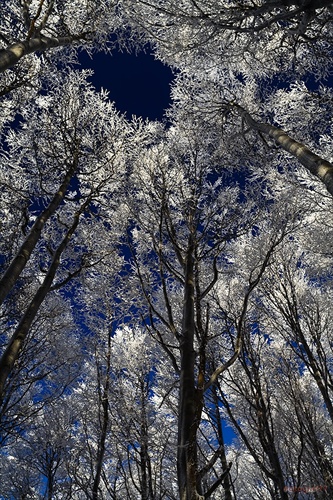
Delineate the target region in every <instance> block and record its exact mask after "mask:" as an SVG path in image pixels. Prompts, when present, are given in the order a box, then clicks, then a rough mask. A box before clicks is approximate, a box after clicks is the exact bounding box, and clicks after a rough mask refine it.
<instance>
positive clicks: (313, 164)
mask: <svg viewBox="0 0 333 500" xmlns="http://www.w3.org/2000/svg"><path fill="white" fill-rule="evenodd" d="M236 108H237V109H238V111H239V112H240V114H241V116H242V117H243V118H244V120H245V122H246V123H247V125H248V126H249V127H251V128H252V129H253V130H257V131H259V132H262V133H263V134H266V135H268V136H269V137H271V138H272V139H274V140H275V141H276V142H277V144H279V145H280V146H281V147H282V149H284V150H285V151H287V152H288V153H290V154H291V155H292V156H294V157H295V158H297V159H298V160H299V161H300V163H301V164H302V165H303V167H305V168H306V169H307V170H308V171H309V172H310V173H311V174H313V175H315V176H316V177H318V178H319V179H320V180H321V181H322V182H323V183H324V184H325V186H326V188H327V190H328V192H329V193H330V194H331V195H332V196H333V165H332V163H330V162H328V161H326V160H324V159H323V158H321V157H320V156H318V155H316V154H315V153H313V152H312V151H310V149H309V148H307V147H306V146H304V144H302V143H300V142H297V141H295V140H294V139H292V138H291V137H289V135H288V134H287V133H286V132H284V131H283V130H281V129H279V128H277V127H274V126H273V125H269V124H268V123H261V122H257V121H256V120H254V119H253V118H252V116H251V115H250V114H249V113H248V112H247V111H246V110H245V109H244V108H242V107H240V106H238V105H236Z"/></svg>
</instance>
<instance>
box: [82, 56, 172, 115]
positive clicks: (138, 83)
mask: <svg viewBox="0 0 333 500" xmlns="http://www.w3.org/2000/svg"><path fill="white" fill-rule="evenodd" d="M151 52H152V51H151V50H149V49H147V50H146V51H145V52H139V53H137V54H135V53H132V54H129V53H127V52H119V51H113V52H112V53H111V54H106V53H104V52H97V53H95V54H92V56H91V57H90V56H89V55H88V54H87V53H86V52H81V53H80V54H79V62H80V66H81V68H82V69H92V70H93V71H94V74H93V76H92V77H91V78H90V81H91V82H92V83H93V85H94V86H95V88H96V89H97V90H100V89H101V88H103V89H105V90H107V91H109V96H110V100H111V101H114V102H115V105H116V108H117V109H118V111H119V112H121V113H125V114H126V116H127V118H128V119H130V118H131V117H132V115H136V116H141V117H142V118H144V119H146V118H148V119H149V120H161V119H162V118H163V116H164V111H165V110H166V109H167V108H168V107H169V105H170V84H171V82H172V79H173V74H172V71H171V69H170V68H169V67H168V66H165V65H164V64H162V63H161V62H160V61H157V60H156V59H155V58H154V55H153V54H152V53H151Z"/></svg>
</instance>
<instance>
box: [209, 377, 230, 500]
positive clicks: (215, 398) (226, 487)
mask: <svg viewBox="0 0 333 500" xmlns="http://www.w3.org/2000/svg"><path fill="white" fill-rule="evenodd" d="M211 391H212V396H213V402H214V412H215V421H216V431H217V437H218V442H219V445H220V449H221V463H222V469H223V472H226V471H228V470H229V469H230V465H229V464H228V462H227V457H226V454H225V447H224V436H223V428H222V422H221V417H220V410H219V399H218V396H217V388H216V385H215V384H214V385H212V387H211ZM223 487H224V494H225V500H232V494H231V481H230V474H228V473H227V474H226V475H225V478H224V480H223Z"/></svg>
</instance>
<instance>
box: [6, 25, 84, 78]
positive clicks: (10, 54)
mask: <svg viewBox="0 0 333 500" xmlns="http://www.w3.org/2000/svg"><path fill="white" fill-rule="evenodd" d="M84 38H85V35H84V34H82V35H79V36H75V35H69V36H59V37H47V36H43V35H40V36H38V37H33V38H30V39H28V40H24V41H21V42H16V43H13V44H12V45H10V46H9V47H7V48H5V49H1V50H0V73H2V72H3V71H5V70H6V69H8V68H12V67H13V66H15V64H16V63H18V61H19V60H20V59H22V57H24V56H26V55H28V54H32V53H33V52H37V51H44V50H47V49H52V48H55V47H64V46H66V45H71V44H73V43H75V42H77V41H79V40H80V39H84Z"/></svg>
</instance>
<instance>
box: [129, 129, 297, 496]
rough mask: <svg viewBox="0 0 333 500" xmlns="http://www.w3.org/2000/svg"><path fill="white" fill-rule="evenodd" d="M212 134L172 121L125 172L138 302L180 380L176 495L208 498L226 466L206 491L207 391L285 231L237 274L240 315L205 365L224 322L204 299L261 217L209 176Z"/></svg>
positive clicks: (233, 352)
mask: <svg viewBox="0 0 333 500" xmlns="http://www.w3.org/2000/svg"><path fill="white" fill-rule="evenodd" d="M199 130H200V132H201V136H200V135H199V133H198V131H199ZM213 141H215V142H213ZM217 141H218V139H217V137H216V135H213V131H212V130H208V131H207V132H206V133H205V135H204V136H203V134H202V129H201V128H198V129H196V127H195V122H190V121H188V123H187V126H185V124H184V122H181V123H180V124H179V123H177V125H175V126H174V127H173V128H171V129H170V131H169V133H168V142H166V143H164V142H163V141H161V142H160V143H159V144H157V145H155V146H154V147H152V148H151V149H150V150H149V151H148V153H147V155H146V157H144V158H142V156H140V157H139V159H138V162H137V164H136V165H135V169H134V170H133V174H132V177H131V179H130V186H135V187H136V191H137V192H138V201H136V204H135V205H129V210H130V213H131V217H132V218H133V224H134V225H135V226H134V230H133V231H132V241H130V242H129V244H130V248H131V249H132V255H133V260H134V265H135V272H136V275H137V280H138V283H139V285H140V287H141V294H142V299H143V301H144V302H143V303H142V302H138V303H137V304H136V306H135V307H136V308H138V309H139V310H140V311H141V310H142V312H141V315H142V317H143V319H144V320H145V322H146V325H147V328H148V330H149V331H150V333H151V335H152V337H153V338H155V339H156V341H157V342H158V343H160V344H161V346H162V347H163V349H164V350H165V352H166V353H167V355H168V356H169V358H170V361H171V363H172V366H173V369H174V372H175V375H176V376H177V378H178V379H179V396H178V397H179V409H178V457H177V466H178V486H179V495H180V498H182V499H183V498H189V499H192V498H193V499H194V498H199V496H205V495H206V497H207V498H208V497H209V496H210V495H212V494H213V492H214V491H215V489H217V488H218V487H219V486H220V484H222V482H223V479H224V478H225V477H226V475H227V474H228V472H229V467H228V466H227V467H226V468H225V469H224V470H223V471H222V472H221V475H220V477H218V478H217V479H216V481H215V482H212V480H211V479H210V480H208V482H207V484H208V486H207V489H206V491H203V489H202V487H203V486H202V485H203V481H204V478H205V476H206V475H209V473H210V470H211V468H212V467H213V465H214V464H215V462H216V461H217V460H218V459H219V457H220V454H221V452H220V449H219V448H218V449H217V450H216V449H215V450H214V451H212V450H211V451H210V452H209V453H208V454H207V452H206V451H205V450H204V449H200V447H199V444H198V435H199V433H200V432H202V431H200V430H199V429H200V425H201V420H202V415H203V413H202V412H203V408H204V405H205V391H207V390H208V389H209V388H210V387H211V386H212V385H213V384H214V383H216V381H217V379H218V376H219V375H221V374H222V373H223V372H224V371H225V370H227V368H228V367H229V366H231V365H232V364H233V363H234V362H235V361H236V360H237V358H238V356H239V354H240V352H241V345H242V339H243V335H244V322H245V318H246V316H247V309H248V303H249V299H250V297H251V294H252V292H253V290H254V289H255V288H256V287H257V285H258V283H259V282H260V280H261V278H262V276H263V274H264V272H265V269H266V267H267V266H268V265H269V262H270V259H271V256H272V255H273V254H274V251H275V248H276V247H277V246H278V245H279V244H280V243H281V242H282V241H283V239H284V237H285V235H286V234H287V233H285V230H284V226H283V224H282V225H281V223H279V225H278V228H279V229H277V232H276V234H275V235H272V238H271V240H270V241H268V242H267V243H266V245H264V246H263V247H262V253H260V254H259V255H257V258H254V257H253V260H251V264H252V267H250V268H249V269H247V270H246V272H247V273H248V274H245V275H243V276H242V278H241V280H242V282H243V283H244V285H243V287H242V291H241V293H240V297H239V302H238V310H237V313H235V317H236V318H237V320H235V323H234V326H233V327H232V337H231V339H229V345H228V344H227V345H226V347H225V349H226V351H225V352H224V354H223V357H224V361H223V362H222V363H221V364H220V366H217V367H216V368H215V369H214V371H213V372H209V369H208V368H209V367H208V365H207V362H208V360H207V355H208V350H209V345H210V343H211V342H212V339H213V338H215V335H218V334H213V331H214V330H218V331H221V336H223V328H224V322H223V321H220V322H219V321H218V320H214V313H213V312H212V311H211V307H210V301H211V294H212V293H213V291H214V290H215V289H216V287H217V286H221V285H219V277H220V276H221V274H223V272H224V269H225V268H226V267H227V262H226V261H227V257H226V255H225V252H226V248H227V247H228V246H230V247H231V246H232V242H233V240H235V241H237V239H238V238H239V239H240V240H242V238H241V235H244V238H245V235H247V236H246V238H247V239H246V245H247V246H250V247H251V248H252V244H253V245H256V244H257V242H255V243H250V241H251V238H250V237H249V234H248V233H250V234H251V231H252V229H251V228H252V226H253V224H255V223H256V224H259V222H258V220H257V217H259V215H258V216H257V217H254V218H253V217H252V214H251V208H250V207H251V190H249V192H247V194H246V204H245V202H244V205H242V202H241V201H240V199H239V191H238V189H237V188H236V187H233V186H232V178H231V179H230V180H229V182H230V185H229V186H228V187H227V188H225V187H224V186H223V185H222V182H221V181H217V182H216V183H214V182H211V181H209V178H210V176H212V177H213V176H214V175H215V176H216V175H217V172H216V170H215V169H216V167H213V165H216V163H218V162H219V156H218V154H219V149H218V142H217ZM207 144H209V145H210V148H209V152H210V154H209V156H208V154H207V149H208V147H207ZM143 165H144V168H143ZM148 169H149V170H148ZM208 200H209V201H208ZM256 209H257V210H259V213H260V214H261V215H263V213H265V215H266V216H267V212H265V209H264V202H263V206H262V210H263V212H260V210H261V208H260V204H259V206H258V205H256ZM239 210H241V212H242V216H241V217H240V213H239V212H238V211H239ZM255 221H256V222H255ZM240 244H242V243H240ZM182 301H183V305H182ZM144 303H146V304H147V306H148V312H145V306H144V305H143V304H144ZM147 306H146V307H147ZM136 315H137V313H136ZM229 353H230V354H229ZM199 455H200V460H202V463H199ZM208 464H209V465H208ZM200 470H201V471H202V472H200Z"/></svg>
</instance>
